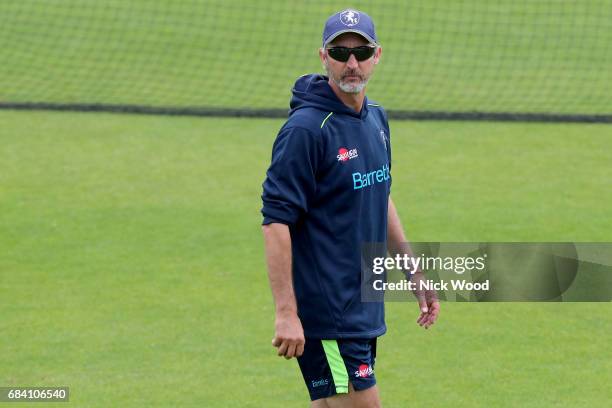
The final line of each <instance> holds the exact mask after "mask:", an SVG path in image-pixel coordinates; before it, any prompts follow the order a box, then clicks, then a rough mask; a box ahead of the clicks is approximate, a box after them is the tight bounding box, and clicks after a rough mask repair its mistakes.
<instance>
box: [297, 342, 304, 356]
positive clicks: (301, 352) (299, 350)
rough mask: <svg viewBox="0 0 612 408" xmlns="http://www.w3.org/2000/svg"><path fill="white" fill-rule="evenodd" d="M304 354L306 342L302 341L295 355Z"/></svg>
mask: <svg viewBox="0 0 612 408" xmlns="http://www.w3.org/2000/svg"><path fill="white" fill-rule="evenodd" d="M302 354H304V342H300V343H299V344H298V345H297V347H296V349H295V356H296V357H300V356H301V355H302Z"/></svg>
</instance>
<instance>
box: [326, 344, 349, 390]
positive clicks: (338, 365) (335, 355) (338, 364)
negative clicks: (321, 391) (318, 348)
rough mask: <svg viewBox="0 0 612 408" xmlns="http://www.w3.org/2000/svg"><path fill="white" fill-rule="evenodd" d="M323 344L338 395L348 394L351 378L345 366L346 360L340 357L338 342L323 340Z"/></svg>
mask: <svg viewBox="0 0 612 408" xmlns="http://www.w3.org/2000/svg"><path fill="white" fill-rule="evenodd" d="M321 343H323V350H325V357H326V358H327V363H328V364H329V368H330V369H331V372H332V377H333V379H334V384H335V385H336V393H338V394H347V393H348V385H349V376H348V372H347V371H346V366H345V365H344V360H343V359H342V356H341V355H340V349H338V342H337V341H336V340H321Z"/></svg>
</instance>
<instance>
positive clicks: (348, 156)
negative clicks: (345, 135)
mask: <svg viewBox="0 0 612 408" xmlns="http://www.w3.org/2000/svg"><path fill="white" fill-rule="evenodd" d="M357 157H359V154H358V153H357V149H356V148H355V149H347V148H346V147H341V148H340V149H338V155H337V156H336V158H337V159H338V161H339V162H340V163H344V162H347V161H349V160H352V159H356V158H357Z"/></svg>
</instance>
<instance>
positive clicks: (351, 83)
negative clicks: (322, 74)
mask: <svg viewBox="0 0 612 408" xmlns="http://www.w3.org/2000/svg"><path fill="white" fill-rule="evenodd" d="M368 44H369V42H368V41H367V40H366V39H365V38H363V37H362V36H360V35H359V34H356V33H345V34H342V35H339V36H338V37H337V38H336V39H334V41H332V42H331V43H330V44H329V45H328V46H327V47H328V48H329V47H348V48H354V47H359V46H362V45H368ZM381 53H382V49H381V48H380V47H378V48H377V49H376V52H375V53H374V55H373V56H372V57H371V58H369V59H367V60H365V61H357V59H356V58H355V56H354V55H353V54H351V56H350V57H349V59H348V61H346V62H341V61H336V60H335V59H333V58H331V57H330V56H329V54H328V53H327V50H324V49H321V50H319V57H320V58H321V62H322V63H323V65H324V66H325V70H326V71H327V76H329V78H330V79H331V80H332V81H333V82H334V83H335V84H336V85H337V86H338V87H339V88H340V89H341V90H342V91H344V92H346V93H353V94H358V93H360V92H361V91H362V90H363V89H364V88H365V86H366V85H367V83H368V80H369V79H370V76H371V75H372V72H373V71H374V65H376V64H378V61H379V60H380V55H381Z"/></svg>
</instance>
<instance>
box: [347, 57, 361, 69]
mask: <svg viewBox="0 0 612 408" xmlns="http://www.w3.org/2000/svg"><path fill="white" fill-rule="evenodd" d="M346 66H347V67H349V68H351V69H355V68H357V67H359V62H357V58H355V56H354V55H353V54H351V55H350V56H349V59H348V61H346Z"/></svg>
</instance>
